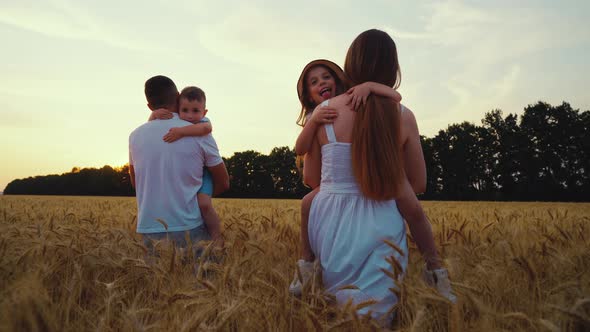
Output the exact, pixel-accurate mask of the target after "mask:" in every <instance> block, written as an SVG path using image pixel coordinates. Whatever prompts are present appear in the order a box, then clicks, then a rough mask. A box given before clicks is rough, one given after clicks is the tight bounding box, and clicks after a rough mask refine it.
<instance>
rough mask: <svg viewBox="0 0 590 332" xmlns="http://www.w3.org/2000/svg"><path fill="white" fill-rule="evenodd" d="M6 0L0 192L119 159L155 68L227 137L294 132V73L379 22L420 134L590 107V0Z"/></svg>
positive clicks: (0, 14) (256, 142)
mask: <svg viewBox="0 0 590 332" xmlns="http://www.w3.org/2000/svg"><path fill="white" fill-rule="evenodd" d="M516 3H517V4H515V2H513V1H506V0H499V1H396V0H366V1H349V0H323V1H322V0H315V1H307V0H301V1H263V0H250V1H229V0H217V1H199V0H190V1H175V2H169V1H163V0H161V1H151V0H150V1H135V0H130V1H112V0H103V1H90V0H76V1H74V0H69V1H68V0H45V1H32V0H18V1H16V0H0V40H1V41H2V51H0V73H2V74H1V75H0V156H1V158H2V162H1V163H0V191H2V190H3V188H4V187H5V186H6V185H7V184H8V183H9V182H10V181H12V180H14V179H17V178H25V177H28V176H35V175H47V174H61V173H64V172H69V171H70V170H71V169H72V168H73V167H74V166H77V167H102V166H104V165H111V166H122V165H124V164H125V163H127V161H128V137H129V133H130V132H131V131H133V130H134V129H135V128H136V127H138V126H140V125H141V124H142V123H144V122H145V121H146V120H147V118H148V117H149V109H148V108H147V107H146V102H145V96H144V94H143V84H144V82H145V80H146V79H148V78H149V77H151V76H154V75H159V74H162V75H166V76H169V77H170V78H172V79H173V80H174V81H175V82H176V85H177V86H178V87H179V89H181V88H182V87H184V86H188V85H196V86H199V87H201V88H202V89H203V90H204V91H205V92H206V94H207V108H208V109H209V113H208V117H209V118H210V120H211V122H212V124H213V135H214V137H215V139H216V140H217V143H218V146H219V148H220V152H221V154H222V155H223V156H226V157H229V156H231V155H232V154H233V153H234V152H240V151H245V150H256V151H260V152H261V153H265V154H268V153H269V152H270V151H271V150H272V148H273V147H278V146H289V147H293V146H294V143H295V140H296V138H297V135H298V134H299V132H300V128H299V127H298V126H297V125H296V124H295V121H296V119H297V116H298V114H299V111H300V108H301V107H300V104H299V101H298V99H297V93H296V82H297V79H298V77H299V74H300V72H301V70H302V69H303V67H304V66H305V64H306V63H308V62H309V61H311V60H314V59H318V58H325V59H330V60H332V61H334V62H336V63H338V64H340V65H343V63H344V58H345V55H346V51H347V50H348V47H349V46H350V43H351V42H352V41H353V40H354V38H355V37H356V36H357V35H358V34H360V33H361V32H363V31H365V30H367V29H371V28H377V29H381V30H384V31H386V32H388V33H389V34H390V35H391V37H392V38H393V39H394V41H395V42H396V44H397V48H398V56H399V62H400V67H401V71H402V82H401V86H400V88H399V90H398V91H399V92H400V93H401V94H402V96H403V101H402V103H403V104H404V105H406V106H407V107H408V108H410V109H411V110H412V111H413V112H414V114H415V116H416V118H417V121H418V125H419V127H420V131H421V134H423V135H426V136H428V137H433V136H435V135H436V134H437V133H438V131H439V130H441V129H445V128H446V127H447V126H448V125H450V124H453V123H459V122H463V121H470V122H473V123H476V124H480V121H481V119H482V118H483V116H484V114H485V113H486V112H488V111H490V110H493V109H498V108H499V109H501V110H503V112H504V113H505V114H508V113H517V114H521V113H522V110H523V108H524V107H526V106H527V105H529V104H534V103H536V102H537V101H539V100H543V101H546V102H548V103H551V104H560V103H561V102H562V101H567V102H569V103H570V104H571V105H572V107H574V108H575V109H580V110H582V111H585V110H589V109H590V94H589V93H588V92H587V91H586V90H585V89H586V87H587V86H588V83H590V82H589V79H588V78H589V77H590V61H588V56H589V54H590V23H588V22H589V21H588V19H587V13H588V12H590V1H560V2H557V1H545V0H536V1H530V0H523V1H519V2H516Z"/></svg>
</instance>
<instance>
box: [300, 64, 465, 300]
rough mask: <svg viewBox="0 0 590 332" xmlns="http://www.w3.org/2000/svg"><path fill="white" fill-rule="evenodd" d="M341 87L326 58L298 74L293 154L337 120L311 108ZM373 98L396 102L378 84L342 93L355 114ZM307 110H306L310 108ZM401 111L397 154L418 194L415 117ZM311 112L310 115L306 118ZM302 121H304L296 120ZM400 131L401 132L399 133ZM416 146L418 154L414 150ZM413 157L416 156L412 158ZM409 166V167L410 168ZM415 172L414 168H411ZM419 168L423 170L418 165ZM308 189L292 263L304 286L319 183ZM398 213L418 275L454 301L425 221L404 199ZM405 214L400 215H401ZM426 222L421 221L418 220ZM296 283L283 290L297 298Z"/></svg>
mask: <svg viewBox="0 0 590 332" xmlns="http://www.w3.org/2000/svg"><path fill="white" fill-rule="evenodd" d="M345 84H347V78H346V76H345V75H344V73H343V72H342V70H341V69H340V67H338V66H337V65H336V64H334V63H332V62H329V61H326V60H316V61H312V62H311V63H309V64H308V65H307V66H306V67H305V68H304V69H303V72H302V73H301V76H300V78H299V81H298V84H297V92H298V95H299V99H300V102H301V104H302V112H301V114H300V116H299V119H298V122H299V123H300V122H303V125H304V129H303V131H302V132H301V134H300V135H299V137H298V139H297V143H296V147H295V150H296V152H297V154H298V155H301V154H304V153H307V152H308V151H309V150H310V148H311V144H312V142H313V140H314V137H315V131H316V130H317V128H318V127H320V125H322V124H325V123H332V122H333V121H334V119H335V118H336V116H337V113H336V111H335V108H330V107H317V105H318V104H320V103H322V102H324V101H327V100H328V99H329V98H331V97H334V96H336V95H339V94H340V93H339V92H340V91H343V87H344V86H345ZM371 93H373V94H376V95H380V96H384V97H388V98H390V99H392V100H394V101H395V102H396V103H399V101H400V100H401V96H400V95H399V93H397V92H396V91H395V90H393V89H391V88H390V87H388V86H386V85H382V84H378V83H373V82H366V83H363V84H359V85H357V86H355V87H353V88H351V89H349V90H348V91H347V94H348V95H349V96H350V99H349V101H348V103H349V104H350V106H351V108H352V109H354V110H356V109H358V107H360V106H362V105H363V104H364V102H365V101H366V99H367V97H368V95H369V94H371ZM314 108H315V110H313V111H311V112H310V110H312V109H314ZM401 112H402V126H403V127H405V128H406V129H405V135H402V136H404V137H403V139H402V142H405V143H404V144H403V145H404V149H403V154H404V159H405V163H404V166H405V168H406V174H407V178H408V180H409V183H410V185H411V189H412V190H413V191H414V192H415V193H421V192H423V191H424V189H425V182H426V181H425V180H426V174H425V173H423V174H421V173H420V171H416V170H413V169H408V168H410V167H408V166H413V165H415V164H420V162H421V163H422V164H423V163H424V159H423V155H422V151H421V148H420V145H419V144H420V142H419V134H418V128H417V126H416V121H415V118H414V117H413V114H412V113H411V111H409V110H407V109H406V108H405V107H403V106H401ZM310 113H311V115H310ZM303 119H306V120H307V121H302V120H303ZM403 131H404V129H402V132H403ZM412 131H415V133H414V134H415V137H417V144H418V146H416V142H415V141H416V139H414V141H412V140H411V139H410V135H409V132H412ZM417 148H418V150H417ZM417 154H419V156H416V155H417ZM412 163H414V164H412ZM413 168H416V167H413ZM422 168H423V167H422ZM309 184H310V185H311V186H312V188H314V190H313V191H312V192H310V193H309V194H308V195H306V196H305V197H304V198H303V201H302V221H301V247H302V249H301V256H302V259H300V260H299V261H298V262H297V265H298V267H299V270H300V272H301V277H302V278H303V283H305V282H307V281H308V280H309V279H310V278H311V277H312V275H313V260H314V255H313V253H312V250H311V248H310V243H309V236H308V218H309V210H310V207H311V202H312V201H313V198H314V197H315V195H316V194H317V192H318V190H319V187H318V186H317V185H318V184H319V183H309ZM398 204H399V209H400V212H402V215H403V216H404V217H405V219H406V220H407V221H408V224H409V225H410V231H411V232H412V235H413V236H414V239H415V240H416V243H417V244H418V247H419V249H420V250H421V252H422V254H423V255H424V257H425V260H426V262H427V268H428V270H426V271H425V273H424V276H425V279H426V281H427V282H428V283H430V284H431V285H436V288H437V290H438V291H439V292H440V293H441V294H442V295H443V296H444V297H446V298H447V299H449V300H450V301H452V302H454V301H455V300H456V298H455V296H454V295H453V294H452V290H451V287H450V283H449V280H448V273H447V271H446V269H444V268H442V266H441V264H440V259H439V257H438V253H437V252H436V248H435V244H434V238H433V236H432V231H431V229H430V225H429V224H427V225H425V224H426V223H427V220H426V217H425V216H424V213H423V211H422V209H421V207H420V206H419V203H418V201H417V200H416V199H415V196H414V200H410V199H404V200H400V201H399V202H398ZM404 212H406V213H404ZM425 220H426V223H425V222H424V221H425ZM426 226H428V227H427V229H425V228H426ZM302 286H303V285H302V282H301V281H300V280H299V278H298V277H297V276H296V277H295V278H294V280H293V282H292V283H291V285H290V287H289V290H290V291H291V292H292V293H295V294H300V293H301V289H302Z"/></svg>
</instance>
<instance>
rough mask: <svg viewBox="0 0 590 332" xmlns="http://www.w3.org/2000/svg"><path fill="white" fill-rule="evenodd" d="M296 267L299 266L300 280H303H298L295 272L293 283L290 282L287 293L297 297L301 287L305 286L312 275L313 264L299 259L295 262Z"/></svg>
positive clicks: (301, 290) (301, 289)
mask: <svg viewBox="0 0 590 332" xmlns="http://www.w3.org/2000/svg"><path fill="white" fill-rule="evenodd" d="M297 266H299V272H300V273H301V279H303V280H299V276H298V274H297V271H295V276H294V277H293V281H292V282H291V285H289V293H291V294H293V295H297V296H299V295H301V293H302V292H303V286H304V285H305V284H307V283H308V282H309V281H310V280H311V278H312V277H313V275H314V273H313V271H314V263H313V262H308V261H305V260H303V259H300V260H298V261H297Z"/></svg>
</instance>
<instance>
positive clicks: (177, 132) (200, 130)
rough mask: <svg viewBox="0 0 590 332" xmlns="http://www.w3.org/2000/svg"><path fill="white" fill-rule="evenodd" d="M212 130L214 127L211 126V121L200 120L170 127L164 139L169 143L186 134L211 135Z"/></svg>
mask: <svg viewBox="0 0 590 332" xmlns="http://www.w3.org/2000/svg"><path fill="white" fill-rule="evenodd" d="M212 130H213V127H212V126H211V122H199V123H195V124H192V125H189V126H184V127H174V128H170V130H169V131H168V133H167V134H166V135H164V137H163V139H164V141H166V142H168V143H172V142H174V141H176V140H179V139H181V138H183V137H185V136H205V135H209V134H210V133H211V131H212Z"/></svg>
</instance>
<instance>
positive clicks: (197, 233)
mask: <svg viewBox="0 0 590 332" xmlns="http://www.w3.org/2000/svg"><path fill="white" fill-rule="evenodd" d="M187 233H188V238H189V239H190V243H188V242H187ZM141 235H142V237H143V245H144V246H145V247H146V248H147V250H148V256H151V257H154V256H157V255H156V252H155V247H154V242H155V241H164V240H166V241H172V243H174V245H175V246H176V248H179V249H181V252H186V250H187V247H188V246H189V245H192V249H193V253H194V255H195V256H194V257H195V258H197V257H199V256H201V254H202V253H203V248H202V247H201V246H197V243H198V242H199V241H210V240H211V235H209V232H208V231H207V228H206V227H205V224H203V225H201V226H197V227H195V228H193V229H191V230H187V231H178V232H162V233H145V234H141Z"/></svg>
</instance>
